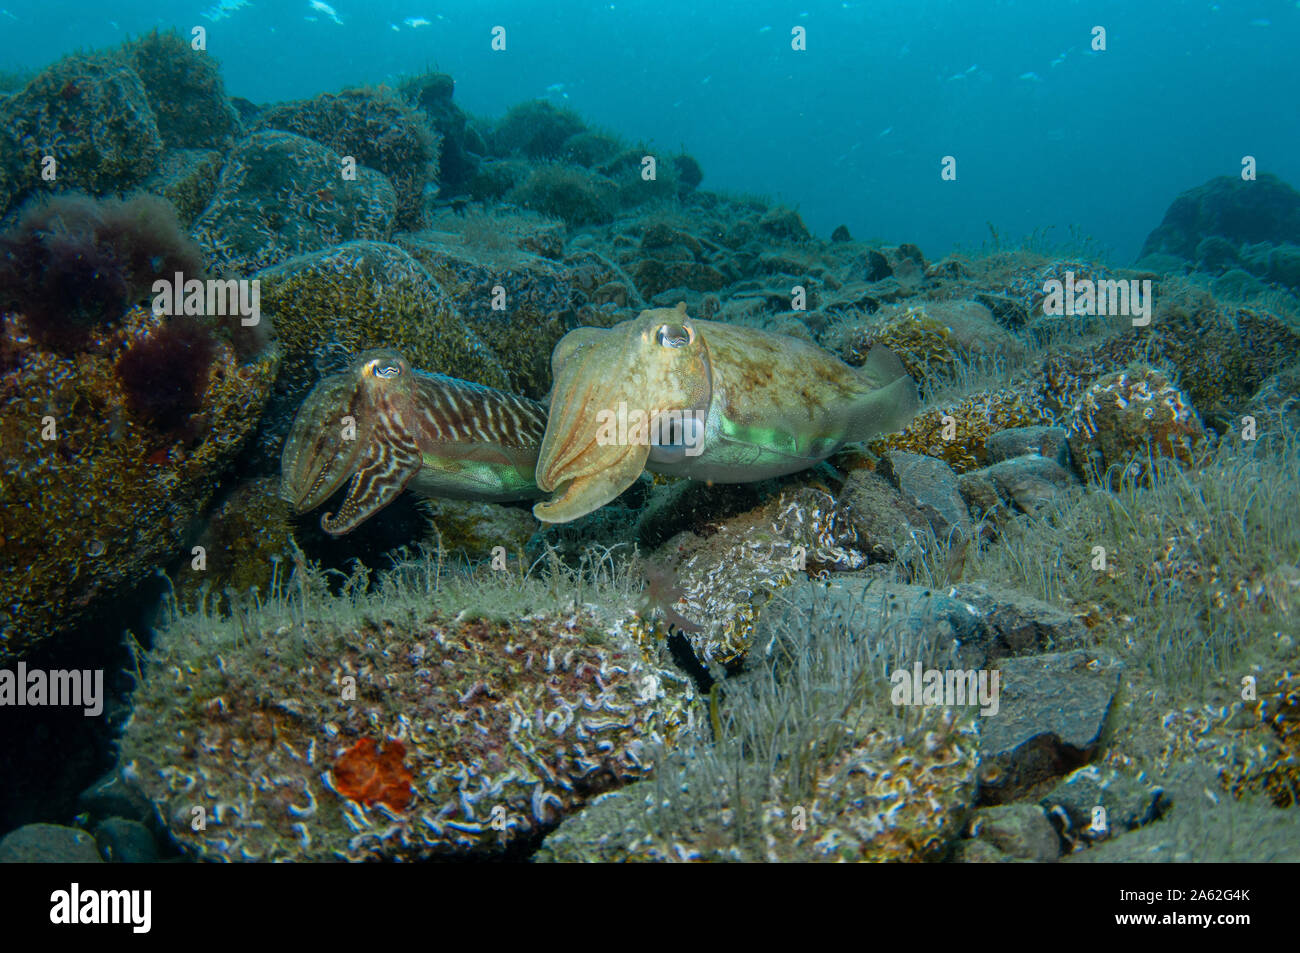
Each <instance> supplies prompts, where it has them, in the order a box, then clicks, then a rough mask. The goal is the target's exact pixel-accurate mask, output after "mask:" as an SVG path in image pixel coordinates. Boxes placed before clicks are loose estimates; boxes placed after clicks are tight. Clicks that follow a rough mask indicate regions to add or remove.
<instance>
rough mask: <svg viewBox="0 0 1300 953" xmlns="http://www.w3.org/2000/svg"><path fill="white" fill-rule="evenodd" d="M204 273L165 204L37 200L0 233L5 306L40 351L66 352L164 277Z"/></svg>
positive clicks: (147, 198)
mask: <svg viewBox="0 0 1300 953" xmlns="http://www.w3.org/2000/svg"><path fill="white" fill-rule="evenodd" d="M202 271H203V260H202V257H201V255H200V253H199V249H198V246H197V245H195V244H194V242H193V241H191V240H190V239H189V237H188V236H187V235H186V234H185V232H184V231H183V230H182V229H181V227H180V223H179V222H178V220H177V217H176V212H175V210H174V209H173V208H172V206H171V205H170V204H169V203H168V202H167V201H166V200H164V199H161V198H158V197H157V196H153V195H136V196H133V197H132V198H130V199H127V200H118V199H107V200H100V199H94V198H91V197H89V196H85V195H75V194H73V195H57V196H54V197H52V198H48V199H37V200H35V201H33V202H32V203H30V204H29V205H28V206H27V207H26V208H25V209H23V210H22V211H21V212H20V213H19V215H18V219H17V221H16V222H15V224H14V225H13V226H12V227H11V228H9V229H8V230H7V231H5V232H4V233H3V234H0V307H3V308H4V309H5V310H8V311H15V312H18V313H20V314H21V315H22V316H23V319H24V325H25V327H26V329H27V331H28V333H29V334H30V335H31V336H32V337H33V338H34V339H35V340H36V341H37V342H39V343H40V344H42V345H44V346H46V347H49V348H51V349H54V350H58V351H63V352H69V351H76V350H80V349H83V348H87V347H89V346H91V339H92V336H94V335H95V334H96V333H97V332H99V331H102V330H104V329H105V328H106V327H107V326H110V325H113V324H115V323H116V322H118V321H119V320H120V319H121V318H122V315H123V314H124V313H125V312H126V309H127V308H128V307H129V306H130V305H132V304H136V303H138V302H140V301H142V300H144V299H145V298H146V297H148V296H149V295H150V292H151V289H152V287H153V283H154V281H155V280H157V279H159V278H165V279H166V280H168V281H172V280H174V277H175V275H176V273H177V272H181V273H183V274H185V275H187V276H190V277H197V276H198V275H199V274H201V273H202Z"/></svg>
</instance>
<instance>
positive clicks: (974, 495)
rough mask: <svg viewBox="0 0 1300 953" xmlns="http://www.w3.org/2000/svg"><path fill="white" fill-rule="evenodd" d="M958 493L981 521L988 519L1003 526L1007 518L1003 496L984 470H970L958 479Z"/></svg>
mask: <svg viewBox="0 0 1300 953" xmlns="http://www.w3.org/2000/svg"><path fill="white" fill-rule="evenodd" d="M957 492H958V493H960V494H961V498H962V499H963V500H965V501H966V505H967V506H969V507H970V510H971V512H972V513H973V514H974V515H975V516H976V517H977V518H979V519H988V520H989V521H990V522H992V523H993V524H994V525H1001V523H1002V521H1003V520H1004V519H1005V518H1006V510H1005V506H1004V502H1003V499H1002V496H1001V495H1000V494H999V493H998V487H997V484H996V483H994V482H993V479H992V477H990V476H989V475H988V473H986V472H985V471H984V470H970V471H968V472H966V473H963V474H962V475H961V476H959V477H958V478H957Z"/></svg>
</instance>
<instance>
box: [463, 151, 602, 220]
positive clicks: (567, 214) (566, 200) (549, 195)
mask: <svg viewBox="0 0 1300 953" xmlns="http://www.w3.org/2000/svg"><path fill="white" fill-rule="evenodd" d="M476 192H477V189H476ZM508 195H509V199H510V201H512V202H514V203H515V204H517V205H522V206H523V207H524V208H530V209H533V210H534V211H537V212H541V213H542V214H544V215H551V216H554V217H555V218H559V219H563V220H564V221H565V222H566V223H567V224H569V225H571V226H583V225H603V224H605V223H607V222H610V221H612V220H613V218H614V213H615V212H616V211H617V210H618V201H619V199H618V187H617V186H616V185H615V184H614V183H613V182H611V181H610V180H609V179H607V178H606V177H605V176H603V175H599V174H597V173H595V172H592V171H591V170H589V169H584V168H582V166H576V165H564V164H561V163H550V164H547V165H543V166H539V167H538V168H536V169H534V170H533V172H532V173H531V174H529V176H528V177H527V178H526V179H524V180H523V181H522V182H520V183H519V184H518V185H516V186H515V187H514V188H513V189H511V190H510V192H509V193H508Z"/></svg>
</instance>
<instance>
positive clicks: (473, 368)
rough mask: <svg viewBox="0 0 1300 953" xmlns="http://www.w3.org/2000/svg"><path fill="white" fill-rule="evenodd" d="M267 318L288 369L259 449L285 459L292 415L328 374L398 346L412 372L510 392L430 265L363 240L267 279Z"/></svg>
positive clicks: (294, 262)
mask: <svg viewBox="0 0 1300 953" xmlns="http://www.w3.org/2000/svg"><path fill="white" fill-rule="evenodd" d="M257 277H258V279H259V280H260V282H261V296H262V299H261V302H262V313H263V316H264V317H265V318H266V319H267V320H268V321H269V322H270V324H271V326H272V328H273V329H274V333H275V338H276V341H277V342H278V343H279V345H280V347H281V349H282V350H283V352H284V364H283V367H282V370H281V373H280V377H279V379H278V381H277V383H276V391H275V395H274V398H273V400H272V402H271V406H270V408H269V409H268V413H267V416H266V419H265V420H264V421H263V424H262V428H261V431H260V432H259V434H258V443H259V445H260V446H261V448H262V451H263V453H264V454H265V455H266V457H267V459H268V460H274V461H276V462H277V465H278V460H279V455H280V449H281V447H282V446H283V443H284V437H285V435H286V434H287V433H288V429H289V425H290V423H291V422H292V420H293V415H294V414H295V413H296V412H297V410H298V407H299V405H300V404H301V403H302V401H303V398H305V397H306V395H307V392H308V391H309V390H310V389H311V387H312V386H314V385H315V383H316V381H317V380H318V379H319V378H320V377H321V376H323V375H326V374H329V373H333V372H336V371H340V370H342V369H343V367H344V366H346V364H347V362H348V361H349V360H350V359H351V358H352V357H353V356H354V355H356V354H358V353H360V352H361V351H364V350H367V349H369V348H376V347H391V348H396V349H397V350H398V351H400V352H401V353H402V354H403V355H404V356H405V357H406V359H407V360H408V361H410V363H411V366H412V367H415V368H419V369H420V370H423V371H432V372H436V373H441V374H449V375H451V376H452V377H459V378H461V379H463V380H470V381H474V382H476V383H479V384H487V385H488V386H490V387H497V388H501V389H509V384H510V378H509V375H508V374H507V373H506V370H505V368H504V366H503V365H502V363H501V361H500V360H499V359H498V357H497V355H496V354H494V353H493V351H492V349H491V348H489V347H488V346H487V345H486V344H484V343H483V341H482V340H481V339H480V338H479V337H478V335H477V334H475V333H474V331H473V329H472V328H471V327H470V326H469V324H468V323H467V322H466V321H465V320H464V319H463V318H462V317H461V316H460V314H459V313H458V312H457V311H456V310H455V308H454V307H453V304H452V302H451V299H450V297H449V296H448V295H447V294H446V293H444V291H443V290H442V288H441V287H439V285H438V283H437V282H436V281H434V280H433V278H432V277H431V276H430V275H429V273H428V271H427V270H425V268H424V266H423V265H421V264H420V263H419V262H418V261H417V260H415V259H414V258H412V257H411V256H410V255H409V254H407V253H406V252H405V251H403V250H402V249H401V248H399V247H398V246H396V245H390V244H387V243H384V242H372V241H356V242H347V243H345V244H342V245H337V246H334V247H332V248H328V249H325V250H323V251H317V252H312V253H310V254H307V255H301V256H299V257H297V258H293V259H291V260H289V261H286V262H284V263H283V264H280V265H276V266H275V267H273V268H268V269H266V270H265V271H262V272H259V273H258V276H257Z"/></svg>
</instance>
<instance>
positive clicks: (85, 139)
mask: <svg viewBox="0 0 1300 953" xmlns="http://www.w3.org/2000/svg"><path fill="white" fill-rule="evenodd" d="M0 127H4V128H5V129H7V130H9V132H10V133H11V134H12V135H13V137H14V140H15V142H16V143H18V144H20V149H21V152H22V154H23V159H24V161H23V162H22V163H21V165H19V166H18V172H19V175H20V176H21V179H20V181H19V182H18V183H16V185H17V187H16V188H14V189H13V192H14V195H13V198H15V199H16V198H17V197H18V196H20V195H21V194H23V193H25V192H26V191H27V190H28V189H30V188H33V187H34V186H35V185H36V184H37V183H38V182H39V177H40V174H41V169H42V163H43V161H44V159H45V157H46V156H49V157H52V158H53V159H54V161H55V162H56V163H57V166H56V169H57V174H58V181H59V183H60V184H61V185H62V186H63V187H64V188H72V189H82V190H85V191H87V192H91V193H93V194H96V195H103V194H105V193H109V192H124V191H128V190H129V189H130V188H131V187H132V186H134V185H136V184H137V183H138V182H140V181H141V180H142V179H144V178H145V176H147V175H148V174H149V173H150V172H151V171H152V170H153V167H154V164H155V163H156V162H157V161H158V158H159V156H160V155H161V154H162V151H163V138H162V135H161V134H160V133H159V131H158V123H157V121H156V120H155V118H154V113H153V110H152V109H151V108H150V105H149V97H148V94H147V92H146V91H145V87H144V84H143V83H142V82H141V80H140V76H139V74H138V73H136V71H135V70H134V69H132V68H131V66H130V65H129V63H128V62H127V61H126V59H125V58H124V57H122V56H120V55H118V54H116V53H77V54H74V55H72V56H66V57H64V58H63V59H61V60H59V61H58V62H57V63H55V64H54V65H52V66H49V67H47V68H46V69H44V70H42V71H41V72H40V73H39V74H38V75H37V76H36V78H35V79H33V80H32V81H31V82H30V83H28V84H27V86H26V87H24V88H23V89H22V90H21V91H20V92H18V93H16V94H14V95H13V96H10V97H8V98H7V99H5V100H4V101H3V103H0ZM0 210H2V209H0Z"/></svg>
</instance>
